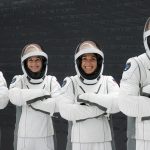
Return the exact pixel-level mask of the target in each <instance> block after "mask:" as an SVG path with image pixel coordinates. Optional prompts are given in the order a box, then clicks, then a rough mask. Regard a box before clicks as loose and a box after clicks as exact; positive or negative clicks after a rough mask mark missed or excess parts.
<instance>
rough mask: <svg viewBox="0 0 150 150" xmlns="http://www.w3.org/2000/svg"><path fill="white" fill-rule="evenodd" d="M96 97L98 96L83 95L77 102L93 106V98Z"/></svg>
mask: <svg viewBox="0 0 150 150" xmlns="http://www.w3.org/2000/svg"><path fill="white" fill-rule="evenodd" d="M95 96H96V94H95V93H83V94H80V95H78V97H77V102H80V103H86V104H92V103H93V102H94V101H93V98H94V97H95Z"/></svg>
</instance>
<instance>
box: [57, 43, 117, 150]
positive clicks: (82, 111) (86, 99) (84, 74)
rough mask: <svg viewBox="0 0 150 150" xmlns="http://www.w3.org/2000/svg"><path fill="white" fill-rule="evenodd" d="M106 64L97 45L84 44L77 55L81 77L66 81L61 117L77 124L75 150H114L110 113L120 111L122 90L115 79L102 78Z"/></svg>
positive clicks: (76, 65)
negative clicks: (118, 99) (119, 92)
mask: <svg viewBox="0 0 150 150" xmlns="http://www.w3.org/2000/svg"><path fill="white" fill-rule="evenodd" d="M103 63H104V54H103V52H102V51H101V49H100V48H99V47H98V46H97V45H96V43H95V42H93V41H84V42H82V43H80V44H79V45H78V47H77V49H76V53H75V69H76V72H77V75H75V76H71V77H66V78H65V79H64V85H63V87H62V89H61V90H62V95H61V96H62V98H61V101H59V104H58V105H59V112H60V114H61V116H62V117H63V118H64V119H66V120H68V121H72V123H73V125H72V131H71V142H72V149H73V150H112V147H111V141H112V136H111V130H110V126H109V123H108V114H110V113H116V112H118V111H119V109H118V105H117V102H116V101H115V98H116V96H117V92H118V90H119V87H118V85H117V83H116V82H115V81H114V79H113V77H111V76H104V75H102V73H103ZM105 101H106V102H105Z"/></svg>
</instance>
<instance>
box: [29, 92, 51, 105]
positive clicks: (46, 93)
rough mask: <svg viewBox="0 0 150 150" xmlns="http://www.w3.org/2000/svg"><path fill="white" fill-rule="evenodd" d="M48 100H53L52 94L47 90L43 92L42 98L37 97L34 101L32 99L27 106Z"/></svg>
mask: <svg viewBox="0 0 150 150" xmlns="http://www.w3.org/2000/svg"><path fill="white" fill-rule="evenodd" d="M48 98H51V96H50V93H49V92H48V91H46V90H43V95H42V96H40V97H36V98H34V99H31V100H28V101H27V104H28V105H29V104H32V103H35V102H37V101H42V100H45V99H48Z"/></svg>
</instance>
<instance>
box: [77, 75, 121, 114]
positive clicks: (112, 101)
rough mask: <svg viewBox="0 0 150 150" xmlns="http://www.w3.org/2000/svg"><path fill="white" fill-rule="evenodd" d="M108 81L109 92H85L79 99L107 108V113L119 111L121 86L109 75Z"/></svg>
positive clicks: (100, 107) (103, 108)
mask: <svg viewBox="0 0 150 150" xmlns="http://www.w3.org/2000/svg"><path fill="white" fill-rule="evenodd" d="M106 82H107V83H106V84H107V86H106V88H107V93H108V94H100V93H98V94H96V93H84V94H81V95H79V98H78V100H77V101H78V102H83V103H88V104H90V105H94V106H97V107H98V108H99V109H102V110H105V111H106V113H108V114H109V113H117V112H119V107H118V92H119V86H118V84H117V83H116V81H115V80H114V79H113V78H112V77H111V76H108V77H107V80H106Z"/></svg>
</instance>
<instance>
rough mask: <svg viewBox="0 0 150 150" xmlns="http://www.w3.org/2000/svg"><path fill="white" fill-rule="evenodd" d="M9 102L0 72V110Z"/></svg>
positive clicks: (5, 84) (4, 82) (5, 85)
mask: <svg viewBox="0 0 150 150" xmlns="http://www.w3.org/2000/svg"><path fill="white" fill-rule="evenodd" d="M8 102H9V98H8V88H7V83H6V80H5V78H4V76H3V73H2V72H1V71H0V109H4V108H5V107H6V106H7V104H8Z"/></svg>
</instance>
